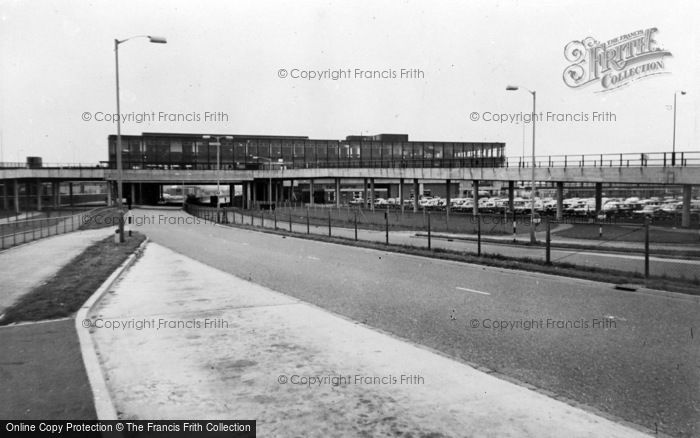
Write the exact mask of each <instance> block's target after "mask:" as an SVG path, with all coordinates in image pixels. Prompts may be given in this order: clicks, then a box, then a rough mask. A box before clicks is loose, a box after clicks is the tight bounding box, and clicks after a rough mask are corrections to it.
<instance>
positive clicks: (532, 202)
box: [506, 85, 537, 243]
mask: <svg viewBox="0 0 700 438" xmlns="http://www.w3.org/2000/svg"><path fill="white" fill-rule="evenodd" d="M517 90H519V87H518V86H516V85H508V86H507V87H506V91H517ZM525 90H527V92H528V93H530V94H532V178H531V184H532V185H531V190H532V191H531V193H530V243H537V240H536V239H535V120H536V119H537V117H536V115H535V111H536V103H537V92H536V91H535V90H528V89H527V88H526V89H525Z"/></svg>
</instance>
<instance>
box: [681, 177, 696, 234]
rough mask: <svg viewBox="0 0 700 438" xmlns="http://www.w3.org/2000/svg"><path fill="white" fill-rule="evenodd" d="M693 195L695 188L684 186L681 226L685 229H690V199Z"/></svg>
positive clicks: (688, 185)
mask: <svg viewBox="0 0 700 438" xmlns="http://www.w3.org/2000/svg"><path fill="white" fill-rule="evenodd" d="M692 193H693V186H691V185H690V184H683V207H682V215H681V226H682V227H684V228H688V227H690V199H691V196H692Z"/></svg>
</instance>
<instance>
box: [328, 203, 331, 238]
mask: <svg viewBox="0 0 700 438" xmlns="http://www.w3.org/2000/svg"><path fill="white" fill-rule="evenodd" d="M328 237H331V209H330V208H329V209H328Z"/></svg>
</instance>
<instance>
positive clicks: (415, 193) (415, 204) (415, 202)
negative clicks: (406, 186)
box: [413, 179, 420, 213]
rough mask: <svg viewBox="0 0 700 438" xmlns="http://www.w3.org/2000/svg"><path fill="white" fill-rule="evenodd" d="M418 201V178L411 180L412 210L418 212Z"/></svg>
mask: <svg viewBox="0 0 700 438" xmlns="http://www.w3.org/2000/svg"><path fill="white" fill-rule="evenodd" d="M418 201H420V193H418V180H417V179H414V180H413V212H414V213H418Z"/></svg>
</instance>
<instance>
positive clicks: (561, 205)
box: [557, 181, 564, 221]
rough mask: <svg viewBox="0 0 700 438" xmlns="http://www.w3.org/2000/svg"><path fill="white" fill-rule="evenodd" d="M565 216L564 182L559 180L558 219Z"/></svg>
mask: <svg viewBox="0 0 700 438" xmlns="http://www.w3.org/2000/svg"><path fill="white" fill-rule="evenodd" d="M563 218H564V183H563V182H561V181H559V182H557V220H558V221H560V220H562V219H563Z"/></svg>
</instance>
